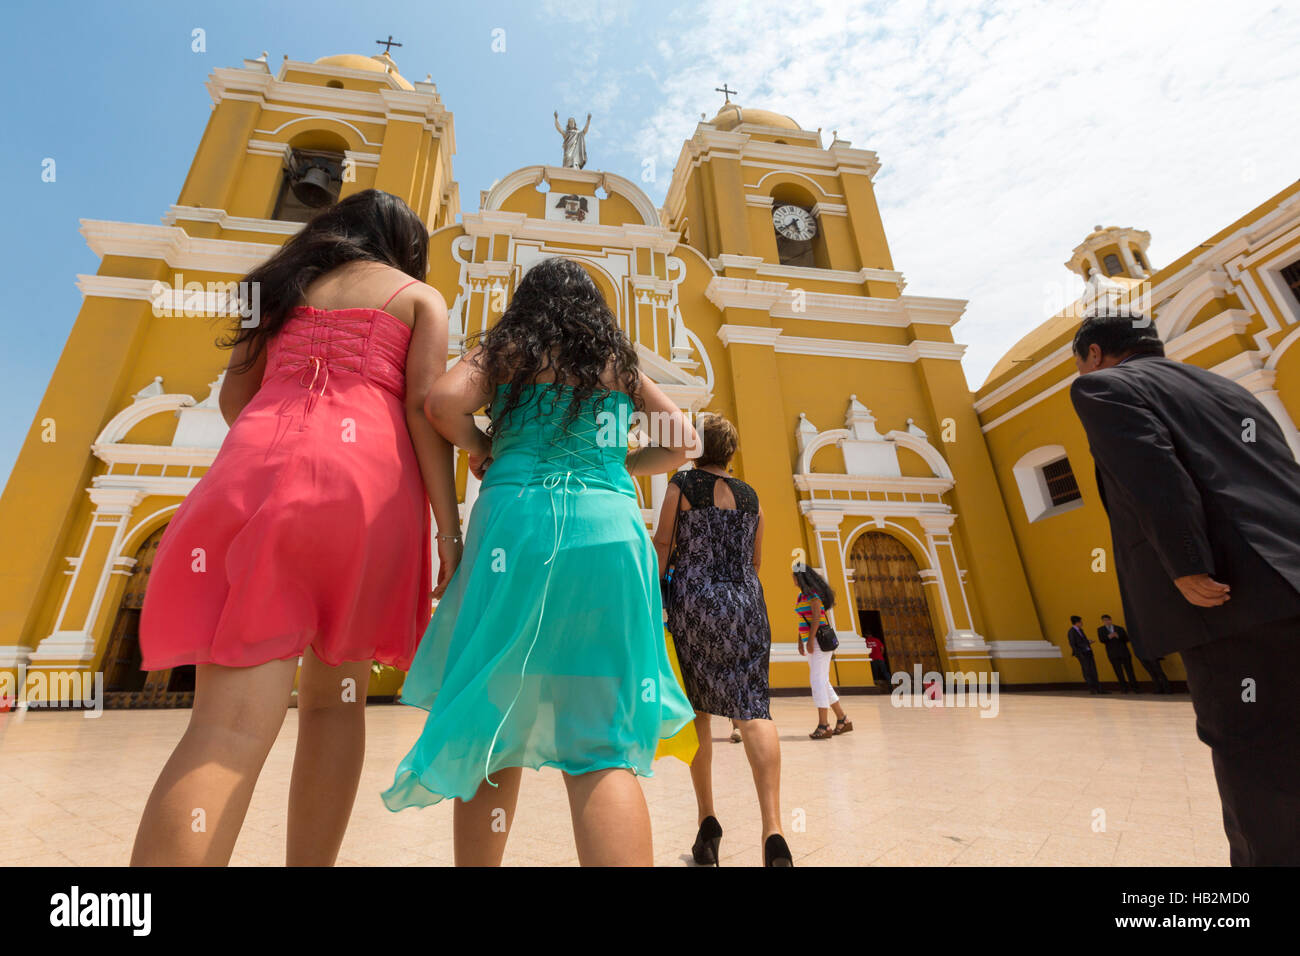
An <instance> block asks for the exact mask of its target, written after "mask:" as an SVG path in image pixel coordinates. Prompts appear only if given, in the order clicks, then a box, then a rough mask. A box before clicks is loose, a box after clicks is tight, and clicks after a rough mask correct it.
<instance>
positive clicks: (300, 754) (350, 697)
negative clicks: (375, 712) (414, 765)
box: [285, 648, 370, 866]
mask: <svg viewBox="0 0 1300 956" xmlns="http://www.w3.org/2000/svg"><path fill="white" fill-rule="evenodd" d="M369 684H370V661H353V662H349V663H346V664H340V665H339V666H338V667H330V666H329V665H327V664H326V663H324V662H323V661H322V660H321V659H320V658H319V657H317V656H316V653H315V651H313V650H312V649H311V648H307V650H306V652H305V653H304V654H303V656H302V673H301V674H300V675H299V677H298V746H297V749H296V751H295V753H294V757H293V779H292V781H291V782H290V784H289V826H288V833H289V835H288V845H287V851H286V856H285V859H286V861H287V863H288V865H289V866H333V865H334V861H335V859H336V858H337V857H338V854H339V846H340V845H342V843H343V834H344V833H345V832H346V831H347V828H348V820H349V819H350V818H351V816H352V804H353V803H354V802H355V800H356V796H357V783H358V781H359V780H360V779H361V765H362V763H363V762H364V760H365V756H366V688H367V687H368V686H369Z"/></svg>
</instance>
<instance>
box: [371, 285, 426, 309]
mask: <svg viewBox="0 0 1300 956" xmlns="http://www.w3.org/2000/svg"><path fill="white" fill-rule="evenodd" d="M419 281H420V280H419V279H412V280H411V281H410V282H408V283H406V284H405V285H403V286H400V287H398V289H397V292H394V293H393V294H392V295H390V296H389V297H388V302H392V301H393V300H394V299H396V298H397V294H398V292H401V291H402V289H408V288H410V287H411V286H413V285H415V284H416V283H417V282H419ZM388 302H385V303H384V304H383V305H381V306H380V307H379V311H380V312H383V311H384V310H385V309H387V308H388Z"/></svg>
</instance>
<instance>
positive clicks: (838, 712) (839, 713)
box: [822, 700, 844, 723]
mask: <svg viewBox="0 0 1300 956" xmlns="http://www.w3.org/2000/svg"><path fill="white" fill-rule="evenodd" d="M831 710H833V711H835V717H836V718H837V719H838V720H843V719H844V708H843V707H841V706H840V702H839V701H838V700H837V701H836V702H835V703H833V704H831ZM822 723H825V721H822Z"/></svg>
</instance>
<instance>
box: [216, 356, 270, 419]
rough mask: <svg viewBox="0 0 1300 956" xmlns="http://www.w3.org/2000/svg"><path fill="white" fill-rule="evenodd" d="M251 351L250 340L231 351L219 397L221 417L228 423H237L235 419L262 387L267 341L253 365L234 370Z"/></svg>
mask: <svg viewBox="0 0 1300 956" xmlns="http://www.w3.org/2000/svg"><path fill="white" fill-rule="evenodd" d="M250 351H251V348H250V346H249V343H248V341H243V342H240V343H239V344H238V345H236V346H235V347H234V348H233V349H231V351H230V362H229V363H228V364H227V365H226V377H225V378H224V379H222V381H221V395H220V396H218V397H217V404H218V405H219V406H220V408H221V417H222V418H224V419H225V420H226V424H227V425H233V424H235V419H236V418H238V417H239V413H240V412H242V411H243V410H244V406H245V405H247V404H248V403H249V402H251V401H252V400H253V396H254V395H256V394H257V390H258V389H259V388H261V387H262V375H263V374H264V373H265V372H266V345H265V343H263V345H262V350H261V351H260V352H258V354H257V360H256V361H255V362H253V364H252V366H251V367H249V368H248V369H247V370H246V371H243V372H236V371H235V370H234V368H235V366H237V365H240V364H241V363H243V362H244V361H246V360H247V358H248V355H249V352H250Z"/></svg>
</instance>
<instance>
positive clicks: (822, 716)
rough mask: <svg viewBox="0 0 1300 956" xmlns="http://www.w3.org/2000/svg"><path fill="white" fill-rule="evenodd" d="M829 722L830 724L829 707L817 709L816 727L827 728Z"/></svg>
mask: <svg viewBox="0 0 1300 956" xmlns="http://www.w3.org/2000/svg"><path fill="white" fill-rule="evenodd" d="M830 722H831V711H830V708H829V707H818V708H817V723H818V725H821V724H826V725H827V726H830Z"/></svg>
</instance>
